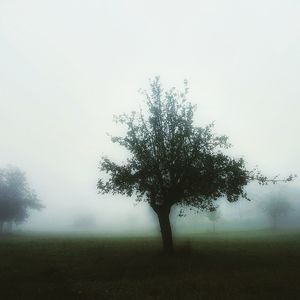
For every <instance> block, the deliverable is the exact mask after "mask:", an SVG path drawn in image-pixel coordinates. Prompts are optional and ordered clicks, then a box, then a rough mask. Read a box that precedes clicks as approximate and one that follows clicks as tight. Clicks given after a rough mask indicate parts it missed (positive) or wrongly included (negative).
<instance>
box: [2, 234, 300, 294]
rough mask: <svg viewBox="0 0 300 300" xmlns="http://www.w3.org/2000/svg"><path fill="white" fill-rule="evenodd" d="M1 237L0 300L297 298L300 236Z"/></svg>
mask: <svg viewBox="0 0 300 300" xmlns="http://www.w3.org/2000/svg"><path fill="white" fill-rule="evenodd" d="M160 247H161V245H160V240H159V239H156V238H153V237H149V238H103V237H97V236H63V235H61V236H55V235H48V236H41V235H12V236H4V237H1V238H0V299H3V300H6V299H39V300H40V299H101V300H102V299H300V233H299V232H279V233H267V232H244V233H243V232H241V233H226V234H225V233H217V234H215V235H213V234H203V233H202V234H199V235H198V236H195V235H194V236H191V237H179V238H177V239H176V249H177V252H176V254H175V255H173V256H171V257H165V256H163V255H162V254H161V253H160Z"/></svg>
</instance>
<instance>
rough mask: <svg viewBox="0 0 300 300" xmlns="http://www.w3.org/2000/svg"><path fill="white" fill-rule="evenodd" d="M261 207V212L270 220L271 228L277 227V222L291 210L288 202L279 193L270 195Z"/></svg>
mask: <svg viewBox="0 0 300 300" xmlns="http://www.w3.org/2000/svg"><path fill="white" fill-rule="evenodd" d="M261 207H262V209H263V212H264V213H265V215H266V216H267V217H268V218H269V220H270V225H271V228H272V229H273V230H276V229H278V225H279V222H280V221H281V220H282V218H283V217H284V216H285V215H287V214H288V213H289V211H290V210H291V204H290V202H289V201H288V200H287V199H286V198H285V197H284V196H283V195H281V194H277V195H274V194H272V195H270V196H269V197H268V198H267V199H266V200H265V201H264V202H262V204H261Z"/></svg>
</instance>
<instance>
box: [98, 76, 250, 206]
mask: <svg viewBox="0 0 300 300" xmlns="http://www.w3.org/2000/svg"><path fill="white" fill-rule="evenodd" d="M184 86H185V88H184V91H183V92H178V91H177V90H176V89H175V88H172V89H170V90H167V91H164V90H163V88H162V86H161V84H160V81H159V78H158V77H157V78H155V79H154V80H153V81H151V84H150V92H147V91H144V92H143V95H144V96H145V99H146V107H147V110H146V112H139V113H137V112H133V113H132V114H131V115H125V114H124V115H121V116H119V117H116V118H115V120H116V121H117V122H119V123H121V124H122V125H124V126H126V128H127V133H126V135H125V136H124V137H112V142H114V143H118V144H120V145H121V146H123V147H125V148H126V149H127V150H128V151H129V153H130V157H129V158H128V159H127V161H126V162H124V163H123V164H117V163H114V162H112V161H111V160H110V159H109V158H106V157H104V158H102V161H101V163H100V169H101V171H104V172H106V173H108V174H109V179H108V180H107V181H103V180H102V179H100V180H99V182H98V189H99V191H100V192H102V193H108V192H112V193H120V194H124V195H127V196H132V195H133V194H135V195H136V196H137V200H138V201H141V200H145V201H147V202H148V203H149V204H150V205H151V207H152V208H153V209H154V210H157V209H158V208H159V207H171V206H172V205H174V204H176V205H179V206H181V207H182V208H184V207H187V206H189V207H192V208H195V209H206V210H214V209H215V204H214V200H216V199H218V198H220V197H222V196H226V197H227V199H228V201H230V202H232V201H237V200H238V199H239V197H240V196H241V197H244V198H247V196H246V193H245V191H244V187H245V186H246V185H247V184H248V182H249V181H250V180H253V179H254V177H255V172H252V171H248V170H247V169H246V168H245V162H244V160H243V159H242V158H239V159H236V158H233V157H230V156H228V155H226V154H225V153H224V152H225V151H224V150H225V149H227V148H229V147H230V144H229V143H228V141H227V140H228V138H227V137H226V136H224V135H222V136H218V135H216V134H215V133H214V132H213V124H209V125H207V126H205V127H199V126H196V125H194V122H193V117H194V111H195V109H196V107H195V106H193V105H192V104H191V103H190V102H188V101H187V94H188V88H187V83H186V82H185V84H184Z"/></svg>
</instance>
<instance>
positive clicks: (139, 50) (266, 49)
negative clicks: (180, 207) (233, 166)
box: [0, 0, 300, 228]
mask: <svg viewBox="0 0 300 300" xmlns="http://www.w3.org/2000/svg"><path fill="white" fill-rule="evenodd" d="M156 75H160V76H161V80H162V83H163V84H164V85H165V86H166V87H171V86H177V87H179V88H180V87H182V83H183V80H184V79H187V80H188V82H189V86H190V95H189V100H190V101H191V102H192V103H195V104H197V106H198V110H197V114H196V120H195V121H196V124H199V125H205V124H207V123H209V122H211V121H215V124H216V130H217V132H219V133H224V134H227V135H228V136H229V137H230V142H231V143H232V144H233V145H234V148H233V152H234V153H235V154H236V155H240V156H243V157H244V158H245V159H246V160H247V161H248V162H249V166H250V167H252V166H254V165H256V164H257V165H259V167H260V169H261V170H262V171H264V172H265V173H266V174H267V175H273V174H274V175H276V174H282V176H285V175H288V174H290V173H298V174H300V171H299V170H300V155H299V154H300V142H299V132H300V122H299V112H300V102H299V100H300V84H299V78H300V2H299V1H297V0H294V1H293V0H281V1H277V0H253V1H240V0H234V1H230V0H224V1H221V0H220V1H216V0H215V1H213V0H209V1H208V0H207V1H201V0H197V1H189V0H185V1H175V0H172V1H169V0H160V1H156V0H152V1H142V0H135V1H132V0H126V1H125V0H124V1H120V0H107V1H101V0H84V1H83V0H82V1H78V0H72V1H69V0H51V1H50V0H49V1H48V0H44V1H40V0H26V1H22V0H0V142H1V148H0V166H2V167H3V166H5V165H6V164H13V165H16V166H18V167H19V168H21V169H22V170H24V171H25V172H26V173H27V177H28V181H29V182H30V184H31V186H32V187H33V188H34V189H35V190H36V192H37V193H38V195H39V197H40V199H41V200H42V202H43V203H44V204H45V205H46V209H45V210H44V211H43V212H38V213H34V214H33V215H32V218H31V219H30V220H29V222H28V225H27V226H28V228H31V227H33V226H40V228H47V226H49V225H54V227H55V226H56V228H62V227H64V226H68V224H70V223H71V222H72V218H73V216H74V214H79V215H80V214H92V215H95V216H96V217H97V220H98V222H99V224H100V225H101V226H102V227H103V228H108V227H109V226H110V225H111V224H122V226H123V224H125V223H126V222H127V221H128V220H129V221H130V220H131V219H133V220H134V221H133V222H131V224H132V226H143V224H146V223H147V222H149V223H151V217H150V216H149V215H148V214H147V213H146V212H147V208H146V207H144V206H141V205H138V206H134V205H133V203H134V202H133V200H128V199H125V198H123V197H119V196H101V195H97V191H96V181H97V178H98V177H99V174H98V170H97V165H98V162H99V158H100V157H101V155H103V154H108V155H109V154H111V156H112V157H113V158H118V156H119V150H118V148H117V147H116V146H112V144H111V142H110V139H109V137H108V136H107V135H106V133H107V132H112V133H113V132H116V131H117V128H116V127H115V125H114V124H113V122H112V115H113V114H118V113H123V112H130V111H131V110H136V109H139V105H140V104H141V103H142V100H143V99H142V97H141V96H140V95H139V93H138V89H139V88H147V87H148V79H149V78H152V77H154V76H156ZM293 185H296V186H298V185H299V180H296V181H295V182H294V183H293ZM128 224H130V222H128ZM30 226H31V227H30Z"/></svg>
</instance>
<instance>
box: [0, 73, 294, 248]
mask: <svg viewBox="0 0 300 300" xmlns="http://www.w3.org/2000/svg"><path fill="white" fill-rule="evenodd" d="M142 94H143V96H144V97H145V110H144V111H142V110H141V111H140V112H138V113H137V112H133V113H132V114H129V115H126V114H123V115H121V116H119V117H116V118H115V120H116V122H117V123H120V124H121V125H123V126H125V128H126V129H127V132H126V134H125V136H118V137H112V142H113V143H117V144H119V145H120V146H122V147H124V148H125V149H126V150H127V151H128V154H129V155H128V159H127V160H126V161H124V162H123V163H116V162H113V161H112V160H110V159H109V158H107V157H103V158H102V159H101V162H100V170H101V172H104V173H107V175H106V177H104V176H102V175H101V178H100V179H99V181H98V184H97V188H98V191H99V192H100V193H109V192H111V193H113V194H115V193H119V194H123V195H126V196H129V197H130V196H133V195H134V196H136V200H137V201H146V202H148V204H149V205H150V207H151V208H152V209H153V211H154V212H155V213H156V215H157V218H158V222H159V225H160V229H161V237H162V241H163V249H164V251H165V252H172V251H173V236H172V227H171V223H170V217H169V215H170V211H171V208H172V207H174V206H177V207H179V208H180V209H181V212H182V211H184V210H185V208H187V207H189V208H192V209H194V210H196V211H207V212H208V217H209V219H210V220H211V221H212V222H213V223H215V222H216V221H217V220H218V219H219V218H220V213H219V212H218V210H217V204H216V201H217V200H218V199H219V198H221V197H225V198H226V199H227V200H228V201H229V202H236V201H238V200H239V199H241V198H244V199H247V200H249V198H248V196H247V193H246V191H245V187H246V186H247V185H248V184H249V183H250V182H252V181H257V182H258V183H259V184H261V185H265V184H268V183H270V182H271V183H276V182H278V181H283V182H288V181H291V180H292V179H293V177H294V176H289V177H288V178H286V179H282V180H280V179H278V178H276V177H274V178H267V177H266V176H264V175H262V174H261V172H260V171H258V170H257V169H254V170H251V169H248V168H247V167H246V163H245V161H244V159H243V158H236V157H232V156H230V155H229V154H228V151H227V149H228V148H230V147H231V145H230V144H229V142H228V137H227V136H225V135H217V134H215V132H214V126H213V124H209V125H207V126H204V127H199V126H196V125H195V124H194V112H195V109H196V107H195V106H194V105H192V104H191V103H190V102H188V101H187V95H188V86H187V83H186V82H185V84H184V89H183V91H178V90H177V89H175V88H172V89H169V90H164V89H163V87H162V85H161V83H160V80H159V78H155V79H154V80H153V81H151V82H150V90H149V91H144V92H142ZM104 178H106V179H105V180H104ZM112 201H113V200H112ZM277 207H278V206H277ZM29 208H30V209H41V208H42V206H41V204H40V202H39V201H38V199H37V197H36V195H35V193H34V192H33V191H32V190H31V189H30V188H29V186H28V184H27V182H26V178H25V175H24V174H23V173H22V172H20V171H19V170H17V169H14V168H7V169H2V170H0V226H1V230H2V229H3V224H4V223H7V222H16V223H17V222H21V221H24V220H25V219H26V217H27V209H29ZM264 209H265V210H266V211H267V210H268V211H270V212H271V213H270V215H271V216H272V218H273V220H274V224H275V223H276V219H278V215H279V214H282V213H284V212H285V211H286V210H287V209H286V208H285V207H284V205H281V206H279V208H276V209H275V208H274V207H273V206H272V205H270V206H269V207H268V206H266V207H265V208H264Z"/></svg>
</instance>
